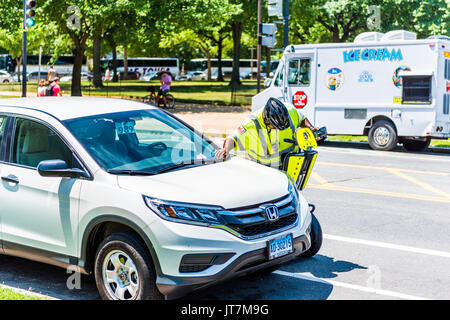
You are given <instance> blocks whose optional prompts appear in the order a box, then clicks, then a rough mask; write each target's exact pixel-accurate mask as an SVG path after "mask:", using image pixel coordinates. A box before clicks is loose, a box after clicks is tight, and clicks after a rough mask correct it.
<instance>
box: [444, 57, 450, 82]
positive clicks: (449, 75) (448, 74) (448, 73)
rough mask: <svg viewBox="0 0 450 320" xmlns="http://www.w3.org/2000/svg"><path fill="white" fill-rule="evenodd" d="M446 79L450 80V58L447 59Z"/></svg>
mask: <svg viewBox="0 0 450 320" xmlns="http://www.w3.org/2000/svg"><path fill="white" fill-rule="evenodd" d="M444 71H445V72H444V73H445V79H447V80H450V60H448V59H446V60H445V70H444Z"/></svg>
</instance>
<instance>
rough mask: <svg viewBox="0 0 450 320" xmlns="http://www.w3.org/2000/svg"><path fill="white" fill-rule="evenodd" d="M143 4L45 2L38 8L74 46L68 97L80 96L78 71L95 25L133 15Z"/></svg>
mask: <svg viewBox="0 0 450 320" xmlns="http://www.w3.org/2000/svg"><path fill="white" fill-rule="evenodd" d="M143 2H144V0H115V1H113V0H88V1H87V0H66V1H64V2H62V1H59V0H47V1H45V2H44V3H42V4H41V8H42V15H43V17H44V19H45V20H46V21H47V22H49V23H55V25H56V27H57V28H58V31H59V32H61V33H63V34H67V35H69V37H70V38H71V40H72V42H73V46H74V50H73V51H74V56H75V57H74V65H73V71H72V87H71V91H72V95H73V96H81V68H82V64H83V59H84V54H85V50H86V44H87V41H88V39H89V38H90V37H93V36H94V34H95V35H96V36H98V34H99V33H101V31H99V28H100V27H99V25H101V26H103V25H104V24H105V22H109V21H116V22H117V21H118V20H117V19H120V15H118V14H117V13H118V12H136V10H140V9H139V5H140V4H141V3H143Z"/></svg>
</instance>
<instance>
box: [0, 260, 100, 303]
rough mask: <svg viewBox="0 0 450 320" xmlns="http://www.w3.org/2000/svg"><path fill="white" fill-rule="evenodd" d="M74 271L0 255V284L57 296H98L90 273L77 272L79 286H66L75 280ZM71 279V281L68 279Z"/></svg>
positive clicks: (76, 297) (67, 297)
mask: <svg viewBox="0 0 450 320" xmlns="http://www.w3.org/2000/svg"><path fill="white" fill-rule="evenodd" d="M73 275H74V273H73V272H70V273H67V271H66V269H63V268H58V267H55V266H51V265H48V264H44V263H39V262H34V261H29V260H26V259H21V258H16V257H11V256H4V255H0V284H4V285H7V286H11V287H15V288H20V289H24V290H31V291H32V292H36V293H40V294H44V295H48V296H51V297H53V298H57V299H64V300H93V299H100V296H99V295H98V292H97V287H96V285H95V281H94V278H93V277H88V276H85V275H80V276H81V277H80V278H79V279H80V289H72V290H70V289H69V288H68V286H67V282H68V281H69V284H72V285H73V284H76V282H75V280H74V279H75V278H73V277H72V278H70V277H71V276H73ZM72 279H73V280H74V281H71V280H72Z"/></svg>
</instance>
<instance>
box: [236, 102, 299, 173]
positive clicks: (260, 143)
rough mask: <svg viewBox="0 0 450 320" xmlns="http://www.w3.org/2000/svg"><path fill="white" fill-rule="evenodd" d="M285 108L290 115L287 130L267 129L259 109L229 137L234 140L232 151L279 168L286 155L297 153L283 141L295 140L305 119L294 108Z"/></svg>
mask: <svg viewBox="0 0 450 320" xmlns="http://www.w3.org/2000/svg"><path fill="white" fill-rule="evenodd" d="M286 107H287V108H288V111H289V115H290V123H289V128H287V129H285V130H276V129H269V128H268V127H267V126H266V125H265V123H264V120H263V110H264V108H261V109H260V110H258V111H256V112H254V113H252V114H251V115H250V116H249V117H248V118H247V119H245V120H244V121H243V122H242V124H241V125H240V126H239V127H238V129H237V130H236V131H235V132H234V133H233V134H232V135H231V136H230V138H232V139H233V140H234V150H235V151H238V154H242V153H244V155H245V156H246V157H248V158H250V159H251V160H253V161H256V162H258V163H260V164H263V165H266V166H270V167H275V168H280V167H281V166H282V164H283V163H282V160H283V159H284V156H285V155H286V154H288V153H289V152H297V151H298V147H296V146H295V145H294V144H293V143H292V142H286V141H285V139H289V140H291V141H292V140H293V139H295V130H296V129H297V128H298V127H300V124H301V122H302V121H303V119H305V117H304V116H303V115H301V114H299V113H298V111H297V109H296V108H295V107H294V106H292V105H286Z"/></svg>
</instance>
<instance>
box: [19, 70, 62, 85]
mask: <svg viewBox="0 0 450 320" xmlns="http://www.w3.org/2000/svg"><path fill="white" fill-rule="evenodd" d="M39 75H40V76H39ZM47 75H48V72H47V71H44V70H41V71H40V73H39V71H32V72H30V73H28V74H27V81H32V82H38V81H39V79H45V80H47ZM58 76H60V75H58Z"/></svg>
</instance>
